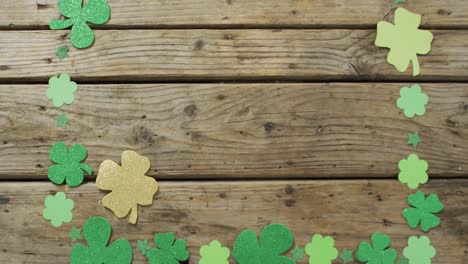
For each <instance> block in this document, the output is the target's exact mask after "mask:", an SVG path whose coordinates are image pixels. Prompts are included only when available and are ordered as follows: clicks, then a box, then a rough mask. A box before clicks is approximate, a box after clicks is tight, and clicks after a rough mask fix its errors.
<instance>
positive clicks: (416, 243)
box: [403, 236, 436, 264]
mask: <svg viewBox="0 0 468 264" xmlns="http://www.w3.org/2000/svg"><path fill="white" fill-rule="evenodd" d="M403 255H404V256H405V257H406V258H407V259H408V260H409V264H431V258H433V257H435V255H436V250H435V248H434V247H433V246H431V240H430V239H429V238H428V237H427V236H420V237H419V238H417V237H415V236H411V237H409V238H408V246H407V247H405V248H404V249H403Z"/></svg>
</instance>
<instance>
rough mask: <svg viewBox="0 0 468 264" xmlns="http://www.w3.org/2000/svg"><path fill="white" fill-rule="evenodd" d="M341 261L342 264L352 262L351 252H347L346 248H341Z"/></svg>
mask: <svg viewBox="0 0 468 264" xmlns="http://www.w3.org/2000/svg"><path fill="white" fill-rule="evenodd" d="M340 258H341V261H342V262H343V264H346V263H348V262H353V261H354V259H353V251H352V250H347V249H346V248H343V251H342V252H341V254H340Z"/></svg>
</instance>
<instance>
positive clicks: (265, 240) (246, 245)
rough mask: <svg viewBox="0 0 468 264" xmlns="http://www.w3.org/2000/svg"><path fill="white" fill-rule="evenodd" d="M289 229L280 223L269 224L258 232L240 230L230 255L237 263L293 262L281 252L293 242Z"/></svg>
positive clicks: (283, 263) (289, 263)
mask: <svg viewBox="0 0 468 264" xmlns="http://www.w3.org/2000/svg"><path fill="white" fill-rule="evenodd" d="M293 240H294V237H293V235H292V233H291V231H290V230H289V229H288V228H287V227H285V226H284V225H281V224H270V225H268V226H266V227H265V228H264V229H263V231H262V233H261V234H260V243H259V241H258V239H257V234H255V232H254V231H252V230H250V229H247V230H244V231H242V232H241V233H240V234H239V236H238V237H237V238H236V241H235V242H234V248H233V249H232V255H233V257H234V259H235V260H236V262H237V263H238V264H272V263H278V264H279V263H281V264H294V263H296V262H295V261H294V260H292V259H290V258H289V257H287V256H282V255H281V254H283V253H285V252H287V251H288V249H289V248H290V247H291V246H292V244H293Z"/></svg>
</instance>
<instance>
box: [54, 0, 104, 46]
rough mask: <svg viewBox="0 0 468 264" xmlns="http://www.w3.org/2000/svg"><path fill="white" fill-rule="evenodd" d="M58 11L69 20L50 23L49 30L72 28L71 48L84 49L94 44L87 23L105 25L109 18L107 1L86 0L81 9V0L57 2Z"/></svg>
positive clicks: (61, 0) (92, 34)
mask: <svg viewBox="0 0 468 264" xmlns="http://www.w3.org/2000/svg"><path fill="white" fill-rule="evenodd" d="M58 9H59V10H60V13H62V15H63V16H65V17H68V18H70V19H65V20H52V21H50V25H49V26H50V29H65V28H69V27H72V29H71V33H70V38H71V44H72V45H73V47H75V48H78V49H84V48H88V47H89V46H91V45H92V44H93V42H94V32H93V30H92V29H91V28H90V27H89V26H88V23H91V24H95V25H102V24H105V23H106V22H107V21H108V20H109V18H110V7H109V4H108V3H107V0H88V1H87V2H86V4H85V5H84V7H82V0H59V1H58Z"/></svg>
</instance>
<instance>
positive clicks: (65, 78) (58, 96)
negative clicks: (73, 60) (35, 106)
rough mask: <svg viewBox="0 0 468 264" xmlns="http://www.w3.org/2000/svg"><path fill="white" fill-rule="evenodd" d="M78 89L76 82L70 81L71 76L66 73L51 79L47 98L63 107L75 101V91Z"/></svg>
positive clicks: (55, 104)
mask: <svg viewBox="0 0 468 264" xmlns="http://www.w3.org/2000/svg"><path fill="white" fill-rule="evenodd" d="M77 89H78V86H77V85H76V83H75V82H72V81H70V76H69V75H68V74H66V73H63V74H60V76H59V77H58V78H57V77H55V76H54V77H51V78H50V79H49V88H47V93H46V95H47V98H49V99H50V100H52V104H53V105H54V106H56V107H61V106H62V105H64V104H71V103H73V101H75V96H74V93H75V92H76V90H77Z"/></svg>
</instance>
